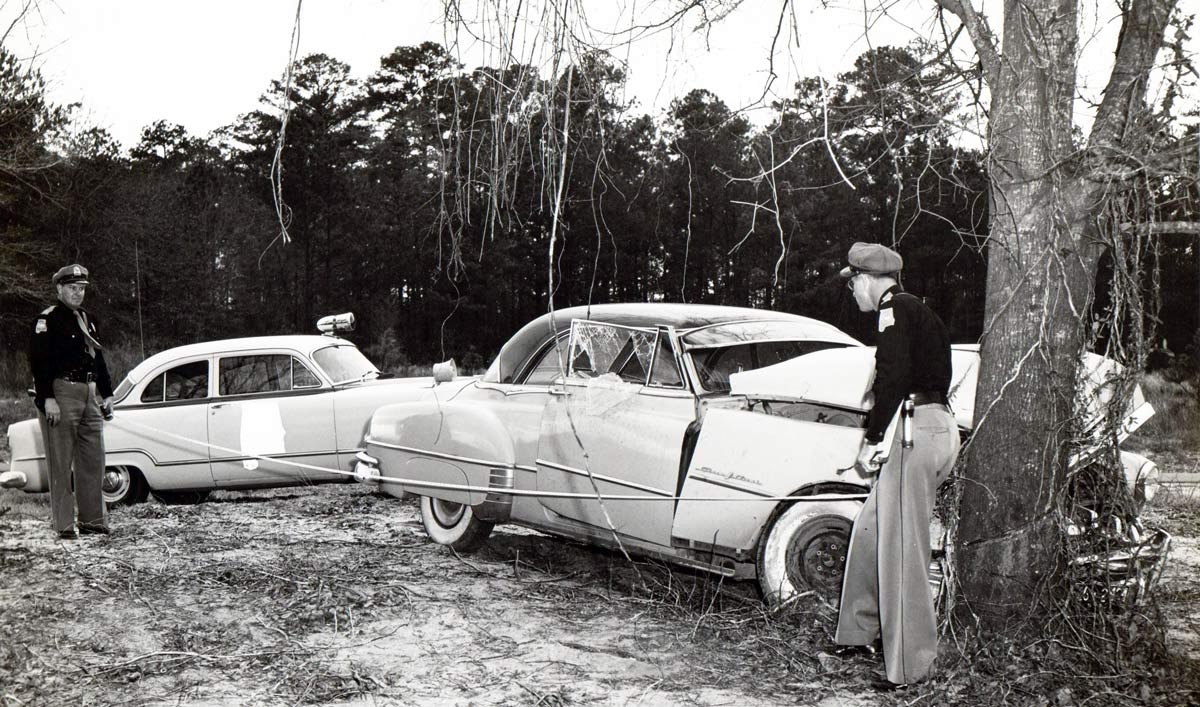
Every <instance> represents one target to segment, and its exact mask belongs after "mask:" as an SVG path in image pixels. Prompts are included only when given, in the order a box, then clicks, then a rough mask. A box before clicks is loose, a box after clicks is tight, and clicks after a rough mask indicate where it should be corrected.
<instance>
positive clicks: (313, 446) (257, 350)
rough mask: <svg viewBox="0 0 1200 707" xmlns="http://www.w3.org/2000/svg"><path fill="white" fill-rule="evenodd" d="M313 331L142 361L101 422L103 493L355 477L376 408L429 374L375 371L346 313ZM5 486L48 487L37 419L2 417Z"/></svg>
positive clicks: (185, 495) (201, 490) (137, 498)
mask: <svg viewBox="0 0 1200 707" xmlns="http://www.w3.org/2000/svg"><path fill="white" fill-rule="evenodd" d="M318 328H319V329H320V330H321V331H322V332H324V333H323V334H320V335H317V334H314V335H292V336H257V337H249V338H240V339H226V340H222V341H208V342H203V343H197V344H189V345H186V346H180V347H177V348H173V349H169V350H167V351H163V352H162V353H158V354H155V355H153V356H151V357H149V358H147V359H146V360H145V361H143V362H141V363H140V364H138V365H137V366H136V367H135V368H134V369H133V370H132V371H130V372H129V374H128V375H127V376H126V377H125V379H124V380H123V381H121V383H120V384H119V385H118V386H117V387H116V390H115V391H114V398H115V405H114V413H113V418H112V419H111V420H110V421H108V422H106V423H105V426H104V446H105V452H106V462H105V478H104V484H103V488H104V498H105V500H106V501H107V502H108V503H109V504H110V505H112V504H131V503H138V502H141V501H144V500H145V499H146V497H147V496H148V495H149V494H153V495H154V497H155V498H157V499H159V500H160V501H163V502H166V503H189V502H197V501H199V500H202V499H203V498H204V497H205V496H206V495H207V494H208V492H209V491H210V490H212V489H251V488H267V487H278V486H298V485H306V484H314V483H323V482H331V481H347V480H350V478H351V477H350V476H349V473H348V472H349V471H350V469H351V467H352V466H353V464H354V455H355V454H356V453H357V452H358V451H360V449H359V444H360V442H361V440H362V437H363V432H364V429H365V426H366V423H367V420H368V419H369V418H370V416H371V414H372V413H373V412H374V411H375V409H376V408H378V407H379V406H380V405H382V404H384V403H385V402H388V401H389V399H390V398H391V397H392V396H393V395H394V393H393V391H394V390H396V388H397V386H403V385H412V386H420V385H425V386H430V385H432V379H430V378H405V379H392V378H390V376H388V375H385V374H381V373H380V371H379V369H378V368H376V367H375V365H374V364H372V363H371V361H369V360H368V359H367V357H366V356H364V355H363V354H362V352H361V351H359V349H358V348H357V347H356V346H355V345H354V344H353V343H351V342H350V341H347V340H345V339H342V338H340V337H339V336H338V335H339V334H341V333H343V332H345V331H348V330H350V329H352V328H353V315H350V314H344V315H337V316H333V317H325V318H323V319H322V320H320V322H318ZM8 440H9V447H10V459H11V463H10V465H9V470H8V471H6V472H4V473H3V474H0V485H2V486H5V487H9V488H19V489H22V490H24V491H26V492H29V493H39V492H45V491H48V490H49V485H48V475H47V466H46V448H45V444H44V442H43V440H42V434H41V431H40V428H39V425H38V421H37V420H36V419H30V420H23V421H21V422H17V423H14V424H13V425H10V426H9V428H8Z"/></svg>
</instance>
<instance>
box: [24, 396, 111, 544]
mask: <svg viewBox="0 0 1200 707" xmlns="http://www.w3.org/2000/svg"><path fill="white" fill-rule="evenodd" d="M54 399H55V401H57V402H58V408H59V410H60V411H61V415H60V417H59V420H58V423H57V424H55V425H54V426H50V425H49V424H47V422H46V416H45V414H42V413H39V414H38V420H39V422H40V423H41V428H42V439H44V440H45V441H46V466H47V467H48V471H49V475H50V522H51V524H53V525H54V529H55V530H56V531H59V532H62V531H64V530H71V529H73V528H74V527H75V520H76V508H78V512H79V524H80V525H89V526H93V527H101V526H102V527H107V526H108V512H107V510H106V509H105V507H104V495H103V491H102V484H103V483H104V416H103V415H102V414H101V412H100V405H99V404H98V403H97V401H96V384H95V383H72V382H70V381H65V380H62V379H61V378H59V379H55V381H54Z"/></svg>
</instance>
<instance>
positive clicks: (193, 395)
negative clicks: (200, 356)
mask: <svg viewBox="0 0 1200 707" xmlns="http://www.w3.org/2000/svg"><path fill="white" fill-rule="evenodd" d="M165 375H166V381H165V382H166V385H165V388H166V391H165V393H166V399H167V400H199V399H202V398H207V397H208V361H193V362H191V363H185V364H183V365H182V366H176V367H175V368H172V369H171V370H169V371H167V372H166V374H165Z"/></svg>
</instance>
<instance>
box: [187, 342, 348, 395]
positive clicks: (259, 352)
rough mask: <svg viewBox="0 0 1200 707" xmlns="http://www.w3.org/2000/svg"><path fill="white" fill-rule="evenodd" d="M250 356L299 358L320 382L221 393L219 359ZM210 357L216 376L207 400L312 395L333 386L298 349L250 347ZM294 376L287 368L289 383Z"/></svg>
mask: <svg viewBox="0 0 1200 707" xmlns="http://www.w3.org/2000/svg"><path fill="white" fill-rule="evenodd" d="M250 356H289V357H290V358H291V359H292V360H293V361H295V360H299V361H300V363H301V365H303V366H304V367H305V369H307V370H308V371H309V372H310V373H312V374H313V375H315V376H316V377H317V380H318V381H320V382H321V384H320V385H319V386H312V387H304V388H289V389H287V390H267V391H258V392H253V393H234V394H232V395H226V394H223V393H222V392H221V380H220V376H221V361H223V360H224V359H227V358H245V357H250ZM212 359H213V368H212V369H211V370H215V371H216V376H215V383H214V384H213V387H212V388H211V389H210V390H215V395H213V396H212V397H210V398H209V400H214V401H230V400H243V399H247V400H249V399H258V398H264V397H280V396H294V395H313V394H315V393H321V392H325V391H327V390H331V389H332V388H333V386H332V384H331V383H330V382H329V380H328V379H327V377H326V376H325V375H324V373H323V372H322V371H321V370H320V367H319V366H317V365H316V364H315V363H314V362H310V361H308V360H307V359H306V357H305V356H304V354H302V353H300V352H299V351H296V350H294V349H278V348H272V349H251V350H239V351H221V352H217V353H214V354H213V355H212ZM294 365H295V364H294V363H293V366H294ZM294 377H295V374H294V369H289V376H288V379H289V383H290V382H291V380H292V379H293V378H294Z"/></svg>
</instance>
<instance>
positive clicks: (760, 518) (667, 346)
mask: <svg viewBox="0 0 1200 707" xmlns="http://www.w3.org/2000/svg"><path fill="white" fill-rule="evenodd" d="M977 360H978V354H977V352H976V350H975V349H974V348H973V347H966V348H962V347H960V348H958V349H956V353H955V357H954V361H955V366H956V373H955V381H956V382H957V383H958V384H959V385H958V391H959V395H958V397H956V398H955V405H954V408H955V413H956V417H958V419H959V422H960V427H961V428H962V429H963V430H964V431H966V430H969V429H970V412H971V408H972V407H973V391H974V383H973V381H972V382H971V383H969V384H967V385H963V383H962V381H963V379H965V378H969V377H973V376H974V372H973V369H972V368H971V364H972V363H973V362H976V361H977ZM873 370H874V349H873V348H869V347H865V346H863V345H862V344H861V343H859V342H858V341H856V340H855V339H854V338H852V337H850V336H849V335H847V334H845V333H844V332H842V331H840V330H839V329H837V328H835V327H833V326H831V325H829V324H826V323H824V322H820V321H817V320H814V319H810V318H806V317H801V316H796V315H789V314H783V313H778V312H770V311H762V310H753V309H744V308H736V307H716V306H703V305H683V304H669V303H646V304H615V305H599V306H591V307H576V308H571V309H566V310H559V311H555V312H552V313H550V314H547V315H543V316H542V317H539V318H538V319H535V320H534V321H532V322H530V323H529V324H528V325H526V326H525V327H524V328H522V329H521V330H520V331H518V332H517V333H516V334H515V335H514V336H513V337H512V338H511V339H510V340H509V341H508V343H506V344H505V345H504V347H503V348H502V349H501V350H500V353H499V355H498V356H497V358H496V359H495V361H493V362H492V365H491V367H490V368H489V369H488V370H487V372H486V373H485V374H484V375H483V376H482V377H480V378H478V379H473V380H456V381H448V382H443V383H441V384H440V385H438V386H436V387H434V388H432V389H426V390H415V389H410V390H405V391H402V395H403V396H404V399H403V400H399V401H397V402H395V403H393V404H390V405H385V406H383V407H381V408H379V409H378V410H377V411H376V412H375V414H374V415H373V416H372V418H371V421H370V424H369V427H368V433H367V436H366V438H365V440H364V447H365V452H363V453H362V454H360V455H359V464H358V465H357V466H356V472H355V473H356V475H357V477H358V478H359V480H360V481H363V482H365V483H368V484H372V485H378V487H379V488H380V489H381V490H382V491H384V492H386V493H388V494H391V495H394V496H400V497H403V496H405V495H406V494H415V495H417V496H419V498H420V511H421V521H422V525H423V527H424V529H425V531H426V533H427V534H428V535H429V537H430V538H432V539H433V540H434V541H436V542H438V543H441V544H445V545H449V546H452V547H454V548H455V549H457V550H460V551H466V550H470V549H473V548H475V547H478V546H479V545H480V544H481V543H482V542H483V541H484V540H485V539H486V538H487V537H488V535H489V533H490V532H491V530H492V528H493V527H494V525H496V524H498V523H516V524H520V525H523V526H527V527H530V528H534V529H537V530H540V531H543V532H546V533H550V534H554V535H560V536H565V537H569V538H573V539H577V540H582V541H585V542H589V543H593V544H596V545H599V546H604V547H608V548H619V549H622V550H625V551H628V552H630V553H636V554H640V555H645V556H652V557H657V558H662V559H665V560H668V561H670V562H673V563H677V564H680V565H685V566H688V567H693V568H698V569H703V570H706V571H709V572H714V573H717V574H721V575H724V576H727V577H731V578H736V579H756V580H757V582H758V584H759V586H760V588H761V590H762V592H763V594H764V596H765V597H766V598H767V599H768V600H769V601H772V602H779V601H786V600H789V599H791V598H793V597H796V596H798V595H801V594H803V593H816V594H817V595H819V596H821V597H824V598H826V599H829V600H836V598H837V596H838V593H839V592H840V589H841V577H842V570H843V565H844V564H845V555H846V549H847V545H848V540H849V532H850V528H851V524H852V523H853V520H854V517H855V516H856V515H857V513H858V510H859V508H860V507H861V505H862V501H863V499H864V498H865V495H866V494H867V493H868V492H869V490H870V485H871V483H872V479H871V478H869V477H867V476H863V475H860V473H859V472H858V471H857V470H855V469H853V468H852V467H853V465H854V461H855V458H856V455H857V452H858V449H859V446H860V443H861V440H862V437H863V425H864V423H865V416H866V413H867V411H868V410H869V409H870V405H871V400H870V390H869V389H870V382H871V378H872V375H873ZM1142 414H1143V415H1148V414H1149V411H1148V410H1146V409H1143V410H1142ZM1139 459H1140V458H1138V459H1135V458H1134V457H1132V456H1131V457H1130V458H1129V462H1128V464H1129V466H1132V467H1137V470H1136V471H1135V472H1134V473H1135V475H1136V474H1137V472H1138V471H1140V472H1142V481H1143V482H1144V484H1146V485H1150V484H1152V483H1153V482H1154V480H1155V479H1154V478H1153V474H1152V471H1153V470H1152V468H1148V467H1147V465H1148V464H1149V467H1152V466H1153V465H1152V464H1150V463H1149V462H1148V460H1144V459H1140V460H1139ZM934 569H935V570H936V568H934Z"/></svg>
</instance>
